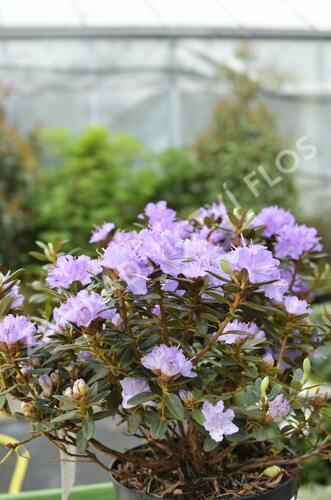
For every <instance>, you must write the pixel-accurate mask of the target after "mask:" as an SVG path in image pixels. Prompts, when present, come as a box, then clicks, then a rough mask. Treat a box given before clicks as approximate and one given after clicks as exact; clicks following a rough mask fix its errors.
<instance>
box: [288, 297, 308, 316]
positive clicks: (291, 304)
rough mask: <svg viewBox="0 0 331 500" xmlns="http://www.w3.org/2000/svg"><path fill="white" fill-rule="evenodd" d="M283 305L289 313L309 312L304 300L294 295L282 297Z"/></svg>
mask: <svg viewBox="0 0 331 500" xmlns="http://www.w3.org/2000/svg"><path fill="white" fill-rule="evenodd" d="M284 306H285V309H286V311H287V312H288V313H289V314H306V313H309V312H310V309H309V307H308V304H307V302H306V301H305V300H299V299H298V297H296V296H295V295H294V296H292V297H285V298H284Z"/></svg>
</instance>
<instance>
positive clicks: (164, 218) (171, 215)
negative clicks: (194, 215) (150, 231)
mask: <svg viewBox="0 0 331 500" xmlns="http://www.w3.org/2000/svg"><path fill="white" fill-rule="evenodd" d="M144 215H145V216H146V217H147V218H148V219H149V225H150V226H151V227H153V226H154V225H155V224H160V223H161V224H164V223H169V222H170V223H171V222H173V221H174V220H175V217H176V212H175V210H172V209H171V208H168V207H167V202H166V201H158V202H157V203H148V204H147V205H146V207H145V211H144V214H142V215H141V216H140V218H142V217H143V216H144Z"/></svg>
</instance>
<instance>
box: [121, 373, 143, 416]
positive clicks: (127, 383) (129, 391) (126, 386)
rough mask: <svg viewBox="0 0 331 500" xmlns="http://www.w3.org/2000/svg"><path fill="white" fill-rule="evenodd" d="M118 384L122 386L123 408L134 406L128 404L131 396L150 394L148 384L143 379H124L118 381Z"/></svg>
mask: <svg viewBox="0 0 331 500" xmlns="http://www.w3.org/2000/svg"><path fill="white" fill-rule="evenodd" d="M120 384H121V386H122V398H123V401H122V406H123V408H133V407H134V406H135V405H131V404H129V403H128V401H129V399H131V398H133V396H136V395H137V394H141V393H142V392H150V387H149V385H148V382H147V380H146V379H145V378H143V377H125V378H124V379H123V380H121V381H120ZM145 404H149V403H145Z"/></svg>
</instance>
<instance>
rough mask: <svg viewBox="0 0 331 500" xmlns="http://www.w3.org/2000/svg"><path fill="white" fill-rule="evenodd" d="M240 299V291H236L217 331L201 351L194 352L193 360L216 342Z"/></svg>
mask: <svg viewBox="0 0 331 500" xmlns="http://www.w3.org/2000/svg"><path fill="white" fill-rule="evenodd" d="M240 301H241V293H240V292H237V293H235V297H234V301H233V304H232V305H231V306H230V309H229V312H228V313H227V315H226V316H225V318H224V320H223V321H222V322H221V323H220V325H219V327H218V330H217V332H216V333H215V334H214V335H212V336H211V338H210V340H209V342H208V343H207V344H206V345H205V347H204V348H203V349H201V351H199V352H198V354H196V356H194V357H193V358H192V361H193V362H197V361H199V360H200V359H201V358H203V356H204V355H205V354H206V352H208V351H210V349H211V348H212V347H213V345H214V344H215V343H216V342H217V340H218V338H219V337H220V336H221V335H222V333H223V331H224V328H225V327H226V325H227V324H228V323H229V322H230V321H231V319H232V316H233V313H234V311H235V310H236V309H237V308H238V306H239V304H240Z"/></svg>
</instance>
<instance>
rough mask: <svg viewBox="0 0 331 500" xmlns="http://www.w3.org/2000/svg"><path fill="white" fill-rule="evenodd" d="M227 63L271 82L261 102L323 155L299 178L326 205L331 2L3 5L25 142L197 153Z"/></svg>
mask: <svg viewBox="0 0 331 500" xmlns="http://www.w3.org/2000/svg"><path fill="white" fill-rule="evenodd" d="M115 5H116V8H115ZM242 44H245V46H247V47H249V50H250V53H251V54H252V57H251V58H250V59H249V60H246V61H245V62H242V61H239V60H238V58H237V56H236V53H237V51H238V47H240V45H242ZM303 47H304V54H305V57H304V58H302V57H301V56H300V54H302V51H303ZM224 63H226V64H227V65H230V66H233V67H235V68H236V67H239V65H241V66H242V65H246V69H247V71H249V72H250V74H251V75H252V76H254V75H257V76H258V78H259V80H260V81H262V82H263V97H264V99H265V100H266V101H267V103H268V105H269V107H270V108H271V109H272V110H273V111H274V112H275V113H276V114H277V115H278V118H279V119H278V122H279V126H280V128H281V130H282V131H284V132H286V133H289V134H290V137H291V138H292V141H293V148H294V150H296V143H297V141H298V140H300V139H301V141H303V142H302V143H300V144H309V145H311V146H313V148H311V149H310V151H311V152H312V153H313V152H314V151H316V152H318V154H310V155H308V154H306V155H303V156H302V155H301V156H300V154H299V152H298V154H299V160H300V175H299V176H298V178H299V179H300V183H301V185H302V188H303V189H304V188H305V186H309V197H310V198H312V197H314V192H315V191H316V192H319V194H320V195H321V192H322V194H323V195H324V197H325V200H326V199H327V198H328V197H329V193H330V191H331V172H330V166H329V165H328V161H327V158H328V157H329V155H330V154H331V143H330V141H329V128H330V127H329V123H330V116H331V71H330V68H331V7H330V5H329V2H326V1H325V0H315V2H311V1H309V0H265V1H263V2H261V1H259V0H250V2H247V1H246V0H121V1H120V2H115V0H93V1H90V0H58V1H56V2H54V1H52V0H30V1H29V2H26V1H24V0H1V2H0V68H1V91H2V100H3V105H4V107H5V109H6V111H7V113H8V116H9V117H10V119H11V120H12V121H13V122H16V123H18V124H19V125H20V127H21V128H22V129H23V130H24V131H29V130H31V129H32V128H33V127H35V126H47V127H53V126H56V127H58V126H65V127H68V128H70V129H71V130H73V131H80V130H82V129H83V128H84V127H86V126H89V125H93V124H102V125H106V126H109V127H110V128H111V129H112V130H113V131H125V132H129V133H132V134H133V135H135V136H136V137H137V138H138V139H140V140H141V141H142V142H143V144H144V145H145V146H146V147H147V148H148V149H150V150H152V151H153V150H154V151H160V150H162V149H164V148H165V147H168V146H187V145H190V143H191V142H192V140H193V138H194V137H196V136H197V135H198V134H199V133H201V131H203V130H205V129H206V127H207V126H208V123H209V122H210V119H211V115H212V112H213V107H214V105H215V103H216V102H217V101H218V100H219V99H220V98H221V97H222V96H224V95H226V94H227V93H228V92H229V89H228V88H227V85H226V83H225V82H224V79H223V78H222V76H221V72H220V68H221V66H222V64H224ZM307 151H308V150H307ZM301 153H302V151H301ZM296 158H297V157H295V158H294V160H293V161H294V162H295V161H296ZM322 188H323V191H322Z"/></svg>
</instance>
